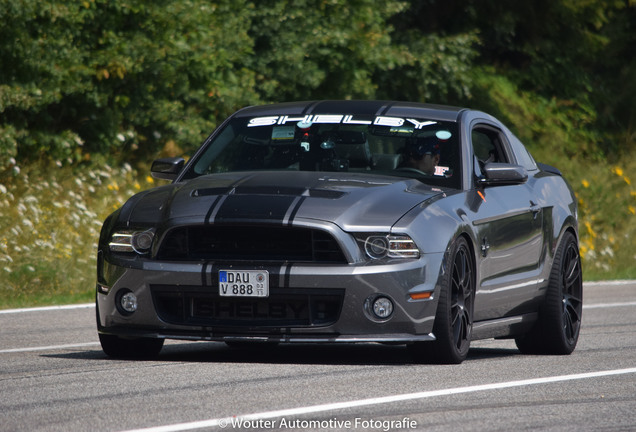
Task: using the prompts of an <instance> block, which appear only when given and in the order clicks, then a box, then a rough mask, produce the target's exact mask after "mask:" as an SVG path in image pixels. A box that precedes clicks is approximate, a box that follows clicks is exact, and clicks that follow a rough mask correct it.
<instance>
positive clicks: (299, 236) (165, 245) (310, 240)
mask: <svg viewBox="0 0 636 432" xmlns="http://www.w3.org/2000/svg"><path fill="white" fill-rule="evenodd" d="M157 258H158V259H160V260H195V261H196V260H210V261H267V262H320V263H340V264H345V263H346V259H345V257H344V255H343V253H342V250H341V249H340V246H339V245H338V243H337V242H336V241H335V240H334V239H333V237H331V235H330V234H328V233H326V232H324V231H319V230H313V229H307V228H291V227H278V226H265V227H264V226H259V227H256V226H224V225H204V226H186V227H178V228H173V229H172V230H170V231H169V232H168V233H167V234H166V236H165V238H164V240H163V242H162V244H161V247H160V248H159V252H158V254H157Z"/></svg>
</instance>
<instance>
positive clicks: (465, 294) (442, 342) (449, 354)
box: [411, 237, 475, 364]
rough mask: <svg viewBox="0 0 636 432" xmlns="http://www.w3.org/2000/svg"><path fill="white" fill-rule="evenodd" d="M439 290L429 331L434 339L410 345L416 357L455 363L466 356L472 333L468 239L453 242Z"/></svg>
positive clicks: (471, 264)
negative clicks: (431, 326)
mask: <svg viewBox="0 0 636 432" xmlns="http://www.w3.org/2000/svg"><path fill="white" fill-rule="evenodd" d="M446 268H447V269H449V270H450V271H449V272H448V273H447V274H446V275H444V277H443V279H442V286H441V290H440V296H439V302H438V304H437V312H436V314H435V323H434V324H433V334H434V335H435V337H436V340H435V342H419V343H415V344H413V345H411V351H412V353H413V354H414V355H415V357H416V358H417V359H418V360H422V361H434V362H437V363H443V364H459V363H461V362H463V361H464V360H465V359H466V356H467V355H468V349H469V348H470V339H471V337H472V332H473V312H474V304H475V265H474V261H473V258H472V254H471V250H470V247H469V246H468V242H467V241H466V239H464V238H463V237H460V238H459V239H457V241H456V242H455V243H454V245H453V247H452V250H451V253H450V254H449V261H448V262H447V265H446Z"/></svg>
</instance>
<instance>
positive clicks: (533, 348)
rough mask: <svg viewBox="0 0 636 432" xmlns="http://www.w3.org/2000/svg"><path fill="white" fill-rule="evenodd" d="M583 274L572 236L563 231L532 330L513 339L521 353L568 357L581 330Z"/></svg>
mask: <svg viewBox="0 0 636 432" xmlns="http://www.w3.org/2000/svg"><path fill="white" fill-rule="evenodd" d="M582 313H583V272H582V269H581V257H580V255H579V247H578V243H577V241H576V237H574V234H572V233H570V232H566V233H565V234H564V236H563V239H562V241H561V245H560V246H559V249H558V250H557V253H556V255H555V257H554V262H553V265H552V271H551V273H550V281H549V284H548V291H547V293H546V298H545V302H544V305H543V307H542V309H541V310H540V311H539V320H538V322H537V324H536V325H535V327H534V328H533V329H532V331H531V332H530V333H528V334H526V335H524V336H522V337H519V338H517V339H515V342H516V343H517V347H518V348H519V350H521V352H522V353H524V354H571V353H572V351H574V348H575V347H576V344H577V341H578V339H579V333H580V330H581V318H582Z"/></svg>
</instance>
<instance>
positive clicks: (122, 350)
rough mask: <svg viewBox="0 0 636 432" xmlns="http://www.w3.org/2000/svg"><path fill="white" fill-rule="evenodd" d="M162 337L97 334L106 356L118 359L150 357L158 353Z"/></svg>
mask: <svg viewBox="0 0 636 432" xmlns="http://www.w3.org/2000/svg"><path fill="white" fill-rule="evenodd" d="M163 342H164V340H163V339H153V338H137V339H123V338H120V337H119V336H115V335H108V334H101V333H100V334H99V343H100V344H101V345H102V350H104V352H105V353H106V355H107V356H109V357H113V358H119V359H151V358H155V357H157V356H158V355H159V351H161V348H162V347H163Z"/></svg>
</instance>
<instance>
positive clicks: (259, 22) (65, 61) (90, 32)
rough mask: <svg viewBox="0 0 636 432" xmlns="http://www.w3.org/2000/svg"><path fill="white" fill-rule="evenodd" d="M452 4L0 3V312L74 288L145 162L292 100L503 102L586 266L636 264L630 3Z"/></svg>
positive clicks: (143, 185) (587, 272)
mask: <svg viewBox="0 0 636 432" xmlns="http://www.w3.org/2000/svg"><path fill="white" fill-rule="evenodd" d="M456 3H458V4H454V3H453V4H449V3H448V2H445V1H442V0H427V1H415V0H413V1H386V2H375V1H372V0H355V1H344V0H324V1H319V2H316V1H310V0H296V1H287V0H272V1H269V2H255V1H248V0H219V1H214V2H210V1H208V0H159V1H156V2H145V1H142V0H129V1H124V0H85V1H81V2H67V1H63V0H42V1H35V0H17V1H16V0H0V19H2V22H3V26H1V27H0V308H9V307H20V306H28V305H38V304H54V303H67V302H84V301H91V300H92V299H93V296H94V284H95V277H94V274H95V265H94V263H95V250H96V243H97V239H98V236H99V230H100V226H101V222H102V221H103V220H104V218H105V217H106V216H107V215H108V214H109V213H110V212H111V211H113V210H114V209H115V208H116V207H118V206H119V205H121V204H123V203H124V202H125V200H126V199H127V198H128V197H129V196H131V195H132V194H134V193H136V192H138V191H139V190H142V189H147V188H149V187H153V186H156V185H157V184H158V183H157V180H153V179H152V178H150V177H149V175H148V174H149V172H148V171H149V170H148V167H149V162H150V161H151V160H152V159H153V158H155V157H157V156H182V155H186V156H187V155H188V154H191V152H192V151H193V150H194V149H196V148H197V147H198V145H199V144H200V142H201V141H202V140H203V139H205V137H206V136H207V135H208V134H209V133H210V132H211V131H212V130H213V129H214V127H216V126H217V125H218V124H219V122H220V121H222V120H223V119H224V118H225V117H226V116H227V115H229V114H230V113H231V112H233V111H235V110H236V109H238V108H240V107H242V106H246V105H254V104H260V103H268V102H282V101H287V100H301V99H326V98H333V99H368V98H378V99H398V100H413V101H420V102H431V103H442V104H449V105H460V106H470V107H472V108H477V109H483V110H484V111H486V112H489V113H491V114H493V115H495V116H497V117H499V118H501V119H502V120H504V122H505V123H507V125H508V126H509V127H510V128H511V129H512V130H513V131H514V132H515V133H516V134H517V135H518V136H519V138H520V139H521V140H522V141H523V142H525V143H526V144H527V145H528V147H529V148H530V150H531V152H532V153H533V155H534V156H535V159H537V160H538V161H540V162H544V163H547V164H550V165H554V166H556V167H558V168H559V169H560V170H561V171H562V172H563V173H564V175H565V177H566V178H567V179H568V180H569V181H570V183H571V184H572V186H573V187H574V189H575V191H576V193H577V197H578V199H579V218H580V251H581V256H582V258H583V263H584V277H585V279H586V280H594V279H601V278H603V279H604V278H608V279H618V278H636V183H634V182H636V145H635V137H636V109H635V105H634V100H636V58H634V56H633V46H635V45H636V31H634V30H635V29H634V23H636V3H634V2H633V1H632V0H620V1H619V0H613V1H609V2H608V1H601V0H590V1H587V2H580V3H576V4H573V3H572V2H570V1H567V0H540V1H537V2H509V3H508V4H506V5H501V2H497V1H495V0H492V1H490V0H488V1H480V2H473V1H467V2H456ZM459 3H461V5H460V4H459Z"/></svg>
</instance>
